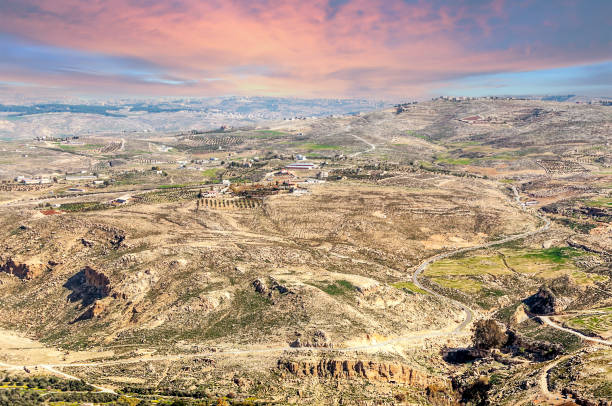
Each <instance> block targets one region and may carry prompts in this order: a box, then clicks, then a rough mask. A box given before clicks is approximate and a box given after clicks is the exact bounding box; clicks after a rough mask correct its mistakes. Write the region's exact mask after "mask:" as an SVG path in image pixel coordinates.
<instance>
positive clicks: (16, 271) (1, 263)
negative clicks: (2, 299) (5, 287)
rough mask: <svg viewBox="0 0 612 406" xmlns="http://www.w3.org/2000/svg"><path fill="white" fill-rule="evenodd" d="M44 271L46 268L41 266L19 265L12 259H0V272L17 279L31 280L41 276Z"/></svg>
mask: <svg viewBox="0 0 612 406" xmlns="http://www.w3.org/2000/svg"><path fill="white" fill-rule="evenodd" d="M45 269H46V267H45V266H44V265H43V264H34V263H32V264H27V263H25V262H23V263H19V262H15V260H14V259H13V258H6V259H4V258H2V257H0V271H1V272H6V273H9V274H11V275H15V276H16V277H18V278H19V279H26V280H29V279H33V278H35V277H37V276H39V275H40V274H42V273H43V271H44V270H45Z"/></svg>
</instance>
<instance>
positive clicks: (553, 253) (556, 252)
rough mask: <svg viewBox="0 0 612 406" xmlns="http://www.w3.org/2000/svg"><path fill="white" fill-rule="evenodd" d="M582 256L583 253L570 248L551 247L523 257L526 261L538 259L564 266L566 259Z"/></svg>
mask: <svg viewBox="0 0 612 406" xmlns="http://www.w3.org/2000/svg"><path fill="white" fill-rule="evenodd" d="M582 255H584V252H582V251H580V250H578V249H576V248H571V247H551V248H547V249H542V250H536V251H531V252H528V253H526V254H524V255H523V258H527V259H539V260H544V261H550V262H554V263H556V264H565V263H566V262H567V260H568V259H570V258H574V257H579V256H582Z"/></svg>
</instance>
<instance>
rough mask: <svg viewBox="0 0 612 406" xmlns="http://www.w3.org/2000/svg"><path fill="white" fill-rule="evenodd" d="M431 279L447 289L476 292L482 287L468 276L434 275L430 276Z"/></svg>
mask: <svg viewBox="0 0 612 406" xmlns="http://www.w3.org/2000/svg"><path fill="white" fill-rule="evenodd" d="M431 280H432V281H434V282H435V283H437V284H438V285H440V286H442V287H445V288H449V289H457V290H460V291H462V292H466V293H477V292H479V291H480V290H481V289H482V283H481V282H479V281H475V280H473V279H469V278H455V279H448V278H440V277H435V278H431Z"/></svg>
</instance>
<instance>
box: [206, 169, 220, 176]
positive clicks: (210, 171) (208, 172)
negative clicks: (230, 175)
mask: <svg viewBox="0 0 612 406" xmlns="http://www.w3.org/2000/svg"><path fill="white" fill-rule="evenodd" d="M220 170H221V168H210V169H206V170H204V171H202V175H204V176H205V177H207V178H215V177H216V176H217V173H219V171H220Z"/></svg>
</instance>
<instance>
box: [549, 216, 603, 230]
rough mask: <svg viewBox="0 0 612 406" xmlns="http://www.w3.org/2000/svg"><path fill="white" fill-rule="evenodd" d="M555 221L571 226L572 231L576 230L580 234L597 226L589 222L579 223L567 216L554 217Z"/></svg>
mask: <svg viewBox="0 0 612 406" xmlns="http://www.w3.org/2000/svg"><path fill="white" fill-rule="evenodd" d="M555 221H556V222H558V223H560V224H563V225H564V226H566V227H569V228H571V229H572V230H574V231H578V232H579V233H582V234H588V233H589V232H590V231H591V230H592V229H594V228H597V225H595V224H591V223H579V222H576V221H572V220H570V219H568V218H565V217H562V218H559V219H555Z"/></svg>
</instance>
